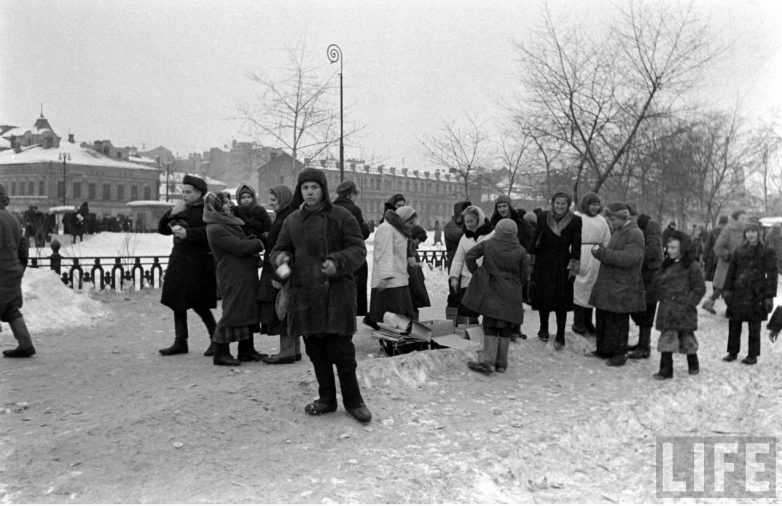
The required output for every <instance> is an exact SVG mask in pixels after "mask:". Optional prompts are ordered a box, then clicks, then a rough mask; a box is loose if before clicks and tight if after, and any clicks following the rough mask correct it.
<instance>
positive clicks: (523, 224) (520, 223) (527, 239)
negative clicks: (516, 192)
mask: <svg viewBox="0 0 782 506" xmlns="http://www.w3.org/2000/svg"><path fill="white" fill-rule="evenodd" d="M502 202H504V203H506V204H508V207H509V208H510V215H509V216H508V219H510V220H512V221H513V222H514V223H515V224H516V230H517V233H516V237H518V239H519V244H521V245H522V246H523V247H524V249H525V250H527V249H529V248H531V247H532V237H533V236H534V235H535V230H534V229H533V228H532V225H530V224H529V223H528V222H527V220H525V219H524V217H523V216H519V212H518V211H517V210H516V209H514V208H513V206H512V205H511V200H510V199H509V198H507V197H500V198H498V199H497V200H496V201H495V202H494V213H493V214H492V215H491V225H492V226H493V227H496V226H497V223H499V221H500V220H501V219H502V216H500V213H499V212H498V211H497V205H498V204H499V203H502Z"/></svg>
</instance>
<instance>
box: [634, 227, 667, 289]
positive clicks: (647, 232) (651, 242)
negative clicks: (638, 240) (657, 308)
mask: <svg viewBox="0 0 782 506" xmlns="http://www.w3.org/2000/svg"><path fill="white" fill-rule="evenodd" d="M638 227H639V228H640V229H641V231H642V232H643V233H644V263H643V266H642V267H641V278H642V279H643V282H644V293H645V295H646V303H647V304H654V303H655V302H657V301H658V300H660V293H659V277H660V267H661V266H662V264H663V238H662V231H661V230H660V225H658V224H657V222H656V221H654V220H653V219H651V218H650V217H649V216H647V215H645V214H642V215H641V216H639V217H638Z"/></svg>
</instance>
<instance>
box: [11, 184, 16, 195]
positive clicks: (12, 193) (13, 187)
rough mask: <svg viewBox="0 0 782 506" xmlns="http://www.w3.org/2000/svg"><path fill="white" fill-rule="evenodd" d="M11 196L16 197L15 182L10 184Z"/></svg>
mask: <svg viewBox="0 0 782 506" xmlns="http://www.w3.org/2000/svg"><path fill="white" fill-rule="evenodd" d="M11 195H16V181H12V182H11Z"/></svg>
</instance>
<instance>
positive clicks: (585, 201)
mask: <svg viewBox="0 0 782 506" xmlns="http://www.w3.org/2000/svg"><path fill="white" fill-rule="evenodd" d="M592 204H601V205H600V209H598V211H597V212H596V213H590V212H589V206H591V205H592ZM579 209H580V210H581V212H582V213H584V214H586V215H587V216H589V217H591V218H594V217H595V216H597V215H598V214H600V211H602V210H603V205H602V202H600V197H598V196H597V193H593V192H588V193H585V194H584V196H583V197H581V205H580V206H579Z"/></svg>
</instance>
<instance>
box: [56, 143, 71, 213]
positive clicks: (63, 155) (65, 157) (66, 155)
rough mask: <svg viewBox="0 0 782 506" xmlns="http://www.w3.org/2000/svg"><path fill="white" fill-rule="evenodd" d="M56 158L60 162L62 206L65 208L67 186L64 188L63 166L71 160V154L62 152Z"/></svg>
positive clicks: (66, 203)
mask: <svg viewBox="0 0 782 506" xmlns="http://www.w3.org/2000/svg"><path fill="white" fill-rule="evenodd" d="M57 158H58V159H59V160H62V205H64V206H65V205H68V200H67V197H66V195H67V194H68V190H67V186H65V175H66V168H65V164H66V163H67V161H68V160H70V159H71V154H70V153H66V152H62V153H60V155H59V156H58V157H57Z"/></svg>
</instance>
